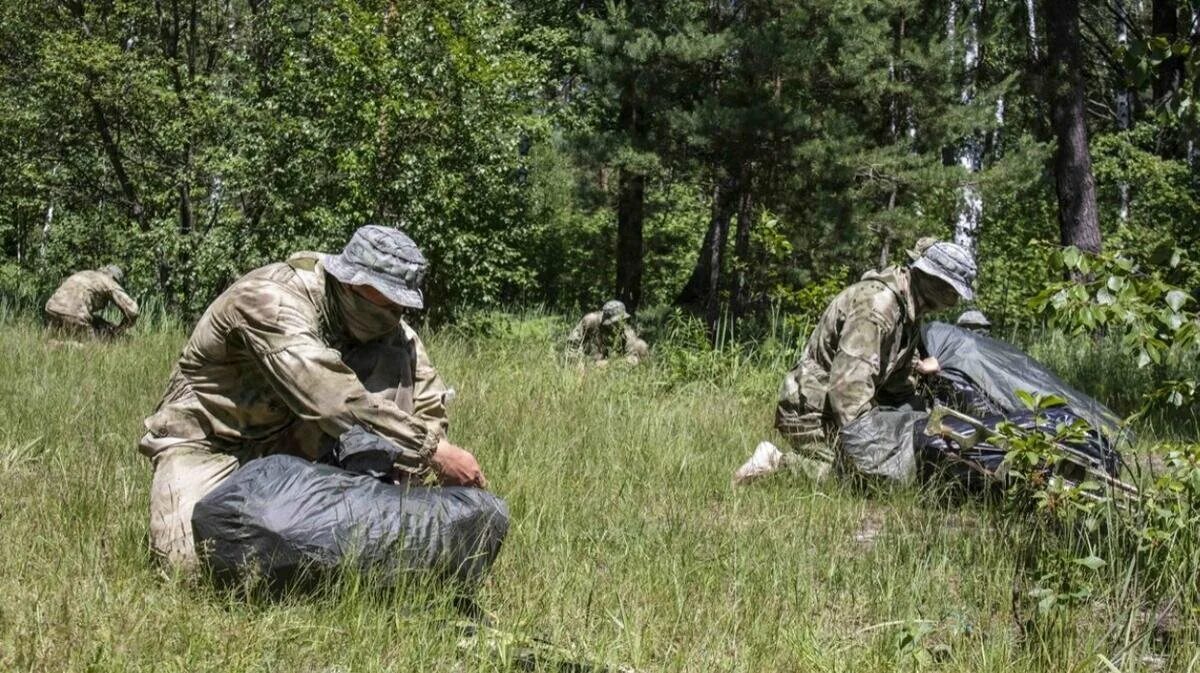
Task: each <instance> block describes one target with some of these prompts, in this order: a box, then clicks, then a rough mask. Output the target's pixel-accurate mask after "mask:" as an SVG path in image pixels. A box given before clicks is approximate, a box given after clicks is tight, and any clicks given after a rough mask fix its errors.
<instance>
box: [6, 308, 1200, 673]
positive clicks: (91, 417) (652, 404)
mask: <svg viewBox="0 0 1200 673" xmlns="http://www.w3.org/2000/svg"><path fill="white" fill-rule="evenodd" d="M566 329H567V325H566V324H565V323H564V322H561V321H560V320H557V319H553V318H547V317H534V318H530V319H526V320H524V321H522V322H517V323H513V324H511V325H509V326H508V327H507V328H506V329H502V330H500V331H499V333H498V334H494V335H491V336H473V335H468V334H466V333H464V332H462V331H456V330H454V329H453V328H450V329H445V330H442V331H440V332H437V333H433V334H429V335H428V336H427V341H428V345H429V348H430V351H431V355H432V357H433V359H434V362H435V364H436V365H437V366H438V367H439V369H440V370H441V372H442V374H443V376H444V377H445V378H446V380H447V382H448V383H449V384H450V385H451V386H453V387H454V388H455V389H456V390H457V393H458V394H457V399H456V400H455V401H454V402H453V403H452V407H451V437H452V439H453V440H454V441H455V442H456V443H459V444H461V445H463V446H465V447H467V448H469V449H471V450H473V451H474V452H475V453H476V454H477V456H478V457H479V459H480V462H481V463H482V465H483V467H484V470H485V473H486V474H487V477H488V479H489V481H490V483H491V486H492V489H493V490H494V491H496V492H497V493H498V494H500V495H501V496H502V497H504V498H505V499H506V500H507V502H508V504H509V507H510V510H511V514H512V527H511V529H510V532H509V536H508V539H507V541H506V543H505V548H504V549H503V551H502V552H501V554H500V557H499V560H498V562H497V564H496V566H495V568H494V569H493V572H492V573H491V575H490V577H489V579H488V580H487V581H486V583H485V585H484V587H483V589H482V592H481V595H480V599H479V600H480V603H481V605H482V606H483V608H484V609H485V610H486V611H487V612H489V613H490V614H491V615H492V617H493V618H494V620H495V623H496V625H497V626H499V627H501V628H504V629H508V630H511V631H514V632H517V633H522V634H530V635H537V636H541V637H544V638H546V639H548V640H550V641H552V642H554V643H557V644H558V645H561V646H563V647H566V648H569V649H571V650H573V651H576V652H579V653H581V654H585V655H586V656H587V657H588V658H590V659H591V660H593V661H606V662H613V663H621V664H624V665H628V666H632V667H634V668H635V669H637V670H639V671H749V672H755V673H758V672H763V671H847V672H851V671H852V672H855V673H860V672H863V671H892V670H898V669H899V670H936V671H963V672H967V671H970V672H972V673H975V672H985V671H996V672H1001V671H1004V672H1007V671H1026V670H1028V671H1034V670H1046V671H1050V670H1053V671H1102V670H1108V671H1113V670H1120V671H1137V670H1151V671H1158V670H1190V669H1192V668H1193V667H1194V666H1195V665H1196V663H1197V656H1198V655H1197V654H1196V649H1197V648H1196V642H1197V633H1200V630H1198V626H1200V623H1198V619H1197V615H1196V612H1195V610H1194V608H1187V609H1182V610H1180V609H1175V610H1174V612H1173V614H1175V622H1176V623H1175V624H1174V627H1173V629H1172V631H1171V634H1170V635H1169V637H1168V636H1163V635H1162V634H1161V633H1158V631H1159V630H1161V629H1157V628H1156V627H1155V626H1154V624H1153V623H1152V622H1153V621H1154V620H1153V619H1149V618H1148V617H1147V614H1148V613H1152V612H1153V606H1150V607H1147V605H1146V604H1144V602H1143V601H1142V600H1141V599H1140V597H1139V596H1138V594H1137V591H1136V589H1130V588H1128V587H1126V588H1114V589H1112V590H1111V591H1101V592H1100V593H1099V595H1097V596H1096V597H1095V599H1094V600H1092V601H1089V602H1087V603H1085V604H1084V605H1082V606H1080V607H1078V608H1076V609H1074V610H1073V611H1072V612H1071V613H1070V614H1069V615H1067V617H1066V618H1065V619H1064V620H1061V621H1060V622H1059V623H1057V624H1056V625H1055V626H1054V627H1053V628H1048V629H1040V630H1037V631H1035V632H1032V633H1031V632H1029V631H1028V630H1027V629H1023V628H1021V627H1020V626H1019V623H1020V619H1019V618H1015V617H1014V613H1013V607H1012V606H1013V586H1014V583H1013V577H1014V569H1015V568H1016V566H1017V563H1018V560H1019V559H1018V558H1017V551H1016V550H1015V549H1014V548H1013V546H1012V545H1011V544H1010V543H1009V541H1011V540H1012V539H1013V535H1014V532H1013V531H1014V530H1017V531H1019V530H1020V526H1021V523H1020V522H1019V521H1013V520H1012V516H1011V515H1009V514H1004V513H1003V512H1002V511H1001V510H999V509H997V508H995V507H990V506H988V505H986V504H984V503H981V502H978V501H974V500H967V501H965V502H962V501H951V500H947V499H945V498H940V497H938V496H937V494H936V493H935V492H934V491H932V490H930V489H910V490H899V491H894V492H886V493H870V494H867V493H862V492H859V491H856V490H854V489H851V488H849V487H845V486H840V485H836V484H822V485H819V486H814V485H811V484H807V483H804V482H798V481H795V480H793V479H789V478H786V477H780V478H775V479H773V480H770V481H768V482H766V483H762V484H759V485H756V486H754V487H752V488H749V489H744V490H737V491H735V490H734V489H732V488H731V486H730V484H729V478H730V475H731V473H732V471H733V470H734V468H736V467H737V465H739V464H740V462H741V461H742V460H744V459H745V457H746V456H747V455H748V453H749V452H750V450H751V449H752V448H753V447H754V445H755V444H756V443H757V442H758V441H760V440H762V439H773V440H777V438H776V437H775V436H774V434H773V432H772V431H771V429H770V428H771V414H772V407H773V402H774V397H775V392H776V387H777V383H778V380H779V378H780V376H781V375H782V372H783V371H784V369H786V364H787V361H788V360H789V359H790V354H789V349H788V348H787V347H785V346H781V345H779V344H776V345H774V346H770V345H769V344H766V345H764V347H763V351H762V353H763V354H759V355H745V354H739V353H737V352H733V351H730V352H727V353H712V354H690V353H689V351H687V350H686V349H674V350H673V349H668V348H665V347H664V348H662V349H660V351H659V353H658V354H657V359H656V360H655V361H654V362H653V363H652V364H651V365H649V366H644V367H639V368H629V367H625V366H610V367H607V368H602V369H597V368H592V369H588V370H586V371H583V370H580V369H577V368H575V367H572V366H568V365H565V364H563V363H562V362H561V361H560V360H559V359H558V358H557V357H556V343H557V342H556V340H557V339H558V338H561V336H562V335H563V334H565V332H566ZM185 336H186V333H185V331H184V329H183V328H181V327H179V326H173V325H170V324H165V325H151V324H146V325H141V326H139V328H138V330H137V331H136V333H134V334H133V335H132V338H129V339H125V340H122V341H118V342H114V343H87V344H82V345H70V344H61V343H51V342H50V341H49V340H48V338H47V336H46V335H45V334H43V332H42V331H41V329H40V328H39V327H37V326H35V325H34V324H33V323H32V322H29V321H27V320H25V319H23V318H14V317H10V318H7V319H6V320H4V321H0V345H2V349H0V352H2V353H3V355H2V356H0V670H14V671H147V672H149V671H155V672H156V673H159V672H162V673H165V672H168V671H189V672H198V671H220V672H222V673H232V672H237V671H273V672H274V671H280V672H284V671H286V672H293V671H295V672H305V673H307V672H313V673H317V672H328V673H348V672H351V671H353V672H359V671H404V672H410V671H492V670H509V668H510V664H509V663H506V661H505V659H504V658H502V657H498V656H496V655H495V654H494V653H493V652H491V651H490V650H487V649H486V648H482V647H467V648H463V647H460V646H459V642H458V641H459V635H460V634H459V632H458V630H456V629H455V628H454V627H453V626H451V625H450V624H449V622H450V621H452V620H453V619H455V618H456V616H455V614H454V612H453V611H452V609H451V608H450V607H449V606H448V603H447V601H444V600H440V597H439V596H438V595H437V592H436V591H429V590H419V589H413V590H412V591H401V592H398V593H389V594H384V595H380V594H379V593H378V592H373V591H371V590H370V588H369V583H362V582H356V581H353V578H350V579H348V580H347V581H346V582H344V583H341V584H338V585H336V586H334V587H333V588H332V589H331V590H329V591H326V592H324V593H322V594H319V595H315V596H295V597H290V598H284V599H282V600H260V599H245V598H241V597H238V596H234V595H228V594H223V593H220V592H218V591H215V590H213V589H211V588H208V587H207V586H206V585H204V584H203V583H196V582H191V581H188V580H187V579H186V578H179V577H164V576H162V575H161V574H160V573H159V572H158V571H157V570H156V569H155V568H154V567H153V566H152V564H151V563H150V559H149V553H148V551H147V542H146V516H147V515H146V510H147V492H148V487H149V483H150V466H149V462H148V461H147V460H146V459H145V458H143V457H142V456H141V455H139V454H138V452H137V450H136V446H135V445H136V441H137V438H138V437H139V436H140V434H141V420H142V418H143V417H144V416H145V415H146V414H147V413H148V412H149V411H151V410H152V408H153V407H154V405H155V403H156V402H157V400H158V398H159V396H160V394H161V393H162V390H163V387H164V385H165V383H166V378H167V374H168V370H169V368H170V365H171V363H172V360H173V357H174V355H175V354H176V353H177V351H178V349H179V347H180V345H181V344H182V342H183V340H184V338H185ZM1035 352H1037V349H1035ZM1090 352H1091V351H1088V350H1087V349H1080V348H1078V347H1077V346H1072V345H1071V344H1069V343H1063V344H1058V345H1055V344H1054V343H1051V342H1049V341H1048V342H1046V344H1045V345H1044V346H1043V347H1042V351H1041V353H1040V354H1041V355H1042V356H1044V357H1048V358H1051V357H1052V358H1057V359H1058V360H1059V364H1060V365H1061V366H1063V367H1065V368H1067V369H1069V370H1070V371H1069V372H1068V374H1069V375H1070V376H1071V377H1072V378H1076V379H1080V378H1085V379H1086V378H1087V377H1089V376H1094V377H1096V378H1097V379H1099V378H1105V379H1106V380H1108V379H1111V377H1114V376H1117V373H1115V369H1114V365H1113V363H1112V362H1111V361H1109V362H1107V363H1106V362H1104V361H1103V360H1101V361H1100V362H1099V363H1093V364H1088V363H1089V362H1090V360H1087V358H1091V357H1093V356H1092V355H1090V354H1089V353H1090ZM1072 358H1074V359H1072ZM1068 361H1069V362H1068ZM1072 362H1073V363H1075V365H1071V364H1070V363H1072ZM1072 367H1074V368H1072ZM1087 367H1093V369H1087ZM1128 375H1129V376H1134V375H1133V374H1128ZM1189 426H1190V424H1188V423H1183V422H1182V421H1181V422H1179V423H1178V424H1177V425H1174V426H1171V427H1170V428H1166V429H1179V428H1183V429H1180V430H1179V432H1181V433H1184V434H1189V433H1190V432H1191V431H1190V430H1187V429H1186V427H1189ZM1151 434H1153V433H1151ZM1183 581H1185V582H1194V578H1185V579H1184V580H1183ZM1176 608H1178V606H1176Z"/></svg>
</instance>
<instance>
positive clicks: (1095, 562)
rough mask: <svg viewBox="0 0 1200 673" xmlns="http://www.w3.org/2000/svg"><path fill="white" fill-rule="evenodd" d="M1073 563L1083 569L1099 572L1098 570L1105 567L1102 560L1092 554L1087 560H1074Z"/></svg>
mask: <svg viewBox="0 0 1200 673" xmlns="http://www.w3.org/2000/svg"><path fill="white" fill-rule="evenodd" d="M1075 562H1076V563H1078V564H1079V565H1081V566H1083V567H1085V568H1090V569H1092V570H1099V569H1100V568H1103V567H1104V566H1105V565H1106V564H1105V562H1104V559H1102V558H1100V557H1099V556H1096V555H1094V554H1093V555H1092V556H1088V557H1087V558H1078V559H1075Z"/></svg>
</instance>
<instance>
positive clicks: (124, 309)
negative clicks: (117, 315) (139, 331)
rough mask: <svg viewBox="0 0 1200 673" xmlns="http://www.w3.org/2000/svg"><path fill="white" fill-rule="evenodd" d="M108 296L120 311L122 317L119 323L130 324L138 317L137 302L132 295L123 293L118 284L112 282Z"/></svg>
mask: <svg viewBox="0 0 1200 673" xmlns="http://www.w3.org/2000/svg"><path fill="white" fill-rule="evenodd" d="M109 297H110V298H111V299H112V302H113V303H114V304H116V305H117V310H119V311H120V312H121V315H123V316H124V319H123V320H122V321H121V324H122V325H123V326H126V327H130V326H132V325H133V324H134V323H135V322H137V319H138V303H137V302H136V301H134V299H133V297H130V296H129V295H127V294H125V290H124V289H122V288H121V286H120V285H117V284H116V283H115V282H114V283H113V287H112V288H110V290H109Z"/></svg>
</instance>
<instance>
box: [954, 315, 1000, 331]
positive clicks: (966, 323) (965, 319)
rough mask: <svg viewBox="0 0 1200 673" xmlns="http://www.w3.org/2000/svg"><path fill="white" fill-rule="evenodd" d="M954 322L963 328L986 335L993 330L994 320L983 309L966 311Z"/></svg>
mask: <svg viewBox="0 0 1200 673" xmlns="http://www.w3.org/2000/svg"><path fill="white" fill-rule="evenodd" d="M954 324H955V325H957V326H959V327H961V328H963V329H969V330H971V331H972V332H976V333H978V334H984V335H986V334H987V333H988V332H990V331H991V330H992V321H990V320H988V319H987V316H986V315H984V314H983V311H976V310H970V311H964V312H963V314H962V315H960V316H958V320H955V321H954Z"/></svg>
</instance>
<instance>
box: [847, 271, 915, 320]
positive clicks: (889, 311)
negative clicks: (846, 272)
mask: <svg viewBox="0 0 1200 673" xmlns="http://www.w3.org/2000/svg"><path fill="white" fill-rule="evenodd" d="M846 301H847V302H848V304H849V310H850V311H851V312H855V311H863V310H865V311H868V312H870V313H871V315H873V316H877V317H879V318H880V319H883V320H888V321H892V320H895V319H896V318H897V317H898V316H899V315H900V313H901V312H902V311H903V306H902V305H901V303H900V297H898V296H897V295H896V292H895V291H894V290H892V288H890V287H888V285H887V283H884V282H883V281H881V280H877V279H874V278H869V279H865V280H860V281H858V282H857V283H855V284H854V285H851V286H850V287H849V288H847V290H846Z"/></svg>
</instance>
